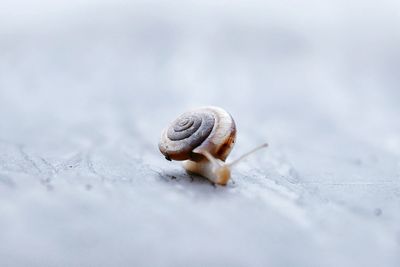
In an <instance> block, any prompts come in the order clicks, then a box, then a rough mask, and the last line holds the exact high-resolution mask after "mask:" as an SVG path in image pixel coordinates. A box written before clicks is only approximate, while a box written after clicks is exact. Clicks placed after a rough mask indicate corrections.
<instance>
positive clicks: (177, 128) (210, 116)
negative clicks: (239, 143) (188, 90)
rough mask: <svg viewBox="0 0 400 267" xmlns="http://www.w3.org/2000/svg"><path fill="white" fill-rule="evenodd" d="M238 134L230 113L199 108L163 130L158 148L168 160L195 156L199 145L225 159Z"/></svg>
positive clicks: (215, 108)
mask: <svg viewBox="0 0 400 267" xmlns="http://www.w3.org/2000/svg"><path fill="white" fill-rule="evenodd" d="M235 136H236V127H235V123H234V121H233V119H232V117H231V116H230V115H229V113H227V112H226V111H224V110H223V109H220V108H217V107H205V108H199V109H197V110H193V111H189V112H186V113H184V114H182V115H181V116H179V117H178V118H177V119H176V120H175V121H173V122H172V123H171V124H170V125H169V126H168V127H167V128H166V129H165V130H164V131H163V133H162V136H161V140H160V143H159V149H160V151H161V153H163V154H164V156H165V157H166V158H167V159H168V160H171V159H173V160H187V159H193V158H194V157H195V155H194V154H196V153H194V152H193V150H195V149H199V148H203V149H207V151H209V152H210V153H211V154H213V155H214V154H220V155H219V156H218V155H217V156H216V157H218V158H221V159H223V160H225V157H226V156H227V153H229V152H230V150H231V146H232V144H233V142H234V139H235ZM227 150H229V151H227Z"/></svg>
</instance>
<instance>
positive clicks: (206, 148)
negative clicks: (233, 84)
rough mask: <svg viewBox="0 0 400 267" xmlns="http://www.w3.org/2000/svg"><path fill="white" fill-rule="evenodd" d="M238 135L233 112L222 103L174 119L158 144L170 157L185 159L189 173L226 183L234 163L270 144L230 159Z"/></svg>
mask: <svg viewBox="0 0 400 267" xmlns="http://www.w3.org/2000/svg"><path fill="white" fill-rule="evenodd" d="M235 139H236V125H235V121H234V120H233V118H232V116H231V115H230V114H229V113H228V112H226V111H225V110H223V109H222V108H219V107H203V108H198V109H195V110H192V111H189V112H186V113H184V114H182V115H181V116H179V117H178V118H177V119H176V120H175V121H173V122H172V123H171V124H170V125H169V126H168V127H167V128H166V129H164V131H163V132H162V135H161V139H160V142H159V144H158V147H159V149H160V151H161V153H162V154H163V155H164V156H165V158H166V159H167V160H177V161H183V167H184V168H185V170H186V171H188V172H189V173H195V174H198V175H201V176H203V177H206V178H208V179H209V180H210V181H211V182H213V183H215V184H220V185H226V184H227V182H228V181H229V179H230V177H231V168H232V166H234V165H235V164H237V163H238V162H240V161H241V160H242V159H243V158H245V157H247V156H248V155H250V154H252V153H254V152H255V151H257V150H259V149H261V148H264V147H267V146H268V144H262V145H261V146H258V147H256V148H255V149H253V150H251V151H250V152H248V153H246V154H244V155H242V156H241V157H239V158H238V159H236V160H234V161H233V162H231V163H226V162H225V160H226V158H227V157H228V155H229V153H230V152H231V150H232V148H233V145H234V143H235Z"/></svg>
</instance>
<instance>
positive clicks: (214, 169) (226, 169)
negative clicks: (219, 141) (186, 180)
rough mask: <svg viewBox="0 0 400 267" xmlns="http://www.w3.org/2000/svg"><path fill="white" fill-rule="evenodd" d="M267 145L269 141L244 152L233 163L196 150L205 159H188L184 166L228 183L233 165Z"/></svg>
mask: <svg viewBox="0 0 400 267" xmlns="http://www.w3.org/2000/svg"><path fill="white" fill-rule="evenodd" d="M266 147H268V144H267V143H265V144H262V145H260V146H258V147H256V148H254V149H252V150H250V151H249V152H247V153H245V154H243V155H242V156H240V157H239V158H237V159H236V160H234V161H232V162H231V163H226V162H224V161H222V160H220V159H217V158H215V157H214V156H213V155H211V153H210V152H208V151H201V150H200V151H199V150H197V151H196V150H195V151H193V152H195V153H199V154H202V155H204V157H205V159H204V160H202V161H198V162H194V161H190V160H187V161H185V162H184V163H183V166H184V168H185V169H186V170H187V171H189V172H192V173H197V174H200V175H202V176H204V177H207V178H208V179H209V180H210V181H212V182H213V183H215V184H220V185H226V184H227V183H228V181H229V179H230V177H231V170H232V167H233V166H235V165H237V164H238V163H240V162H241V161H243V160H244V159H245V158H247V157H248V156H250V155H251V154H254V153H255V152H257V151H258V150H260V149H263V148H266Z"/></svg>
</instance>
